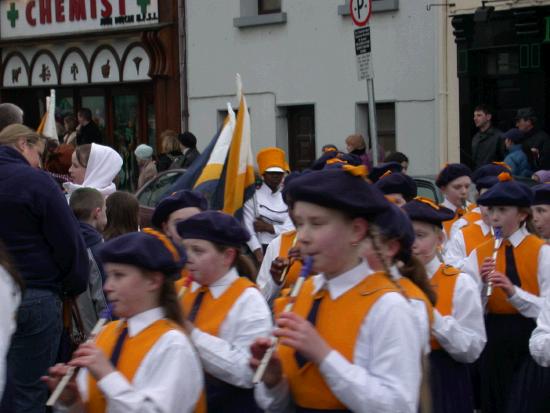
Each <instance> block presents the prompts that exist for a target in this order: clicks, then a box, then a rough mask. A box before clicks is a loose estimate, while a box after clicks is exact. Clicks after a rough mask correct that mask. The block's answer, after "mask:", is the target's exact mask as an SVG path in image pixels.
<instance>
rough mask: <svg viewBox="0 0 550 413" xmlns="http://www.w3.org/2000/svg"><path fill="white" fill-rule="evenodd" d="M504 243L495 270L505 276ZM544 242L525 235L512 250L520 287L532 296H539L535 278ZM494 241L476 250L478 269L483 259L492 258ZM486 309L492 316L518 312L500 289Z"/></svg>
mask: <svg viewBox="0 0 550 413" xmlns="http://www.w3.org/2000/svg"><path fill="white" fill-rule="evenodd" d="M505 245H506V242H503V243H502V245H501V246H500V248H499V250H498V254H497V260H496V270H497V271H500V272H502V273H503V274H506V255H505V254H506V253H505ZM543 245H544V241H543V240H541V239H540V238H538V237H536V236H534V235H530V234H529V235H527V236H526V237H525V238H524V239H523V241H521V243H520V244H519V245H518V246H517V247H516V248H514V250H513V251H514V259H515V262H516V269H517V271H518V275H519V280H520V284H521V285H520V287H521V288H522V289H523V290H525V291H527V292H529V293H531V294H534V295H539V283H538V278H537V272H538V257H539V252H540V248H541V247H542V246H543ZM493 249H494V241H493V240H489V241H486V242H484V243H483V244H481V245H480V246H479V247H477V248H476V251H477V263H478V268H481V265H482V264H483V261H484V259H485V258H487V257H489V258H491V257H492V256H493ZM487 308H488V310H489V312H490V313H494V314H517V313H518V311H517V310H516V308H515V307H514V306H512V304H510V303H509V302H508V299H507V297H506V294H505V293H504V291H502V289H501V288H498V287H497V288H495V289H494V290H493V294H492V295H491V297H489V301H488V303H487Z"/></svg>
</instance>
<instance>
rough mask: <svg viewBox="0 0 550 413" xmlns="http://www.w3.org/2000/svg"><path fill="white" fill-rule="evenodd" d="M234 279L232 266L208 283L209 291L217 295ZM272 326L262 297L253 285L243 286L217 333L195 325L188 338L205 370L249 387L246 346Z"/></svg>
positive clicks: (237, 276)
mask: <svg viewBox="0 0 550 413" xmlns="http://www.w3.org/2000/svg"><path fill="white" fill-rule="evenodd" d="M238 278H239V274H238V273H237V271H236V270H235V269H234V268H232V269H231V270H229V272H228V273H227V274H225V275H224V276H223V277H221V278H220V279H219V280H217V281H216V282H214V283H212V284H210V285H209V286H208V288H209V290H210V293H211V294H212V296H213V297H214V298H218V297H219V296H221V295H222V294H223V293H224V292H225V291H226V290H227V289H228V288H229V286H230V285H231V284H233V283H234V282H235V281H237V279H238ZM199 287H200V285H199V284H197V283H195V282H193V284H192V285H191V290H192V291H196V290H197V289H198V288H199ZM199 311H201V310H200V309H199ZM272 328H273V323H272V318H271V311H270V310H269V307H268V305H267V303H266V301H265V299H264V297H263V296H262V294H261V293H260V292H259V291H258V290H257V289H256V288H247V289H245V290H244V292H243V293H242V294H241V296H240V297H239V298H238V299H237V301H235V303H234V304H233V306H232V307H231V309H230V310H229V312H228V313H227V316H226V317H225V319H224V320H223V322H222V324H221V325H220V328H219V330H218V336H213V335H210V334H208V333H205V332H203V331H201V330H200V329H198V328H196V327H195V328H194V329H193V331H192V333H191V340H192V341H193V344H195V347H196V348H197V350H198V352H199V355H200V357H201V361H202V364H203V367H204V370H205V371H206V372H208V373H210V374H211V375H213V376H214V377H216V378H218V379H220V380H222V381H225V382H227V383H229V384H232V385H234V386H238V387H244V388H252V387H253V385H252V376H253V374H254V373H253V371H252V369H251V368H250V366H249V361H250V357H251V354H250V345H251V344H252V343H253V342H254V340H255V339H256V338H258V337H269V336H270V335H271V331H272Z"/></svg>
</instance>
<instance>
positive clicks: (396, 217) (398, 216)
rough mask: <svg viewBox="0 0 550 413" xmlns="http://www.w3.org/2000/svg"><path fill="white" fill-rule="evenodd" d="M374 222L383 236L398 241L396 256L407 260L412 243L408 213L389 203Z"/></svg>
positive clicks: (411, 230)
mask: <svg viewBox="0 0 550 413" xmlns="http://www.w3.org/2000/svg"><path fill="white" fill-rule="evenodd" d="M374 223H375V224H376V226H378V228H379V229H380V232H381V234H382V235H383V236H384V237H386V238H388V239H397V240H398V241H399V243H400V244H401V251H400V253H399V254H398V258H399V259H401V260H403V261H405V262H407V261H408V260H409V259H410V257H411V254H412V246H413V244H414V228H413V226H412V223H411V220H410V219H409V217H408V215H407V214H406V213H405V212H404V211H403V210H402V209H401V208H399V207H398V206H396V205H393V204H391V205H390V206H389V208H388V209H386V211H384V212H382V213H381V214H378V215H377V216H376V218H375V219H374Z"/></svg>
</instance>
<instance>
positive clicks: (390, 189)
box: [375, 172, 418, 200]
mask: <svg viewBox="0 0 550 413" xmlns="http://www.w3.org/2000/svg"><path fill="white" fill-rule="evenodd" d="M375 185H376V187H377V188H378V189H380V191H382V192H383V193H384V194H386V195H388V194H401V195H403V197H404V198H405V199H407V200H409V199H412V198H414V197H415V196H416V194H417V192H418V188H417V187H416V182H414V179H412V178H411V177H410V176H408V175H405V174H402V173H399V172H395V173H390V174H389V175H384V176H382V177H381V178H380V179H379V180H378V181H376V184H375Z"/></svg>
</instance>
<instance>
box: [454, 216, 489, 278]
mask: <svg viewBox="0 0 550 413" xmlns="http://www.w3.org/2000/svg"><path fill="white" fill-rule="evenodd" d="M457 222H458V221H457ZM472 225H477V226H479V227H480V228H481V232H482V233H483V235H484V236H487V234H488V233H489V232H490V231H491V227H489V225H487V224H486V223H485V222H483V220H481V219H480V220H477V221H476V222H474V223H472ZM461 230H462V228H460V229H459V230H458V231H456V232H455V233H454V234H453V235H451V238H450V239H449V241H448V242H447V245H446V248H445V262H446V263H447V264H449V265H452V266H453V267H455V268H458V269H459V270H462V267H463V266H464V260H465V259H466V258H467V257H468V256H467V255H466V241H465V240H464V233H463V232H462V231H461ZM451 234H452V231H451Z"/></svg>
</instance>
